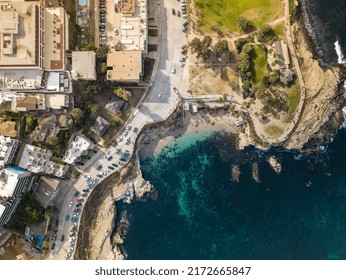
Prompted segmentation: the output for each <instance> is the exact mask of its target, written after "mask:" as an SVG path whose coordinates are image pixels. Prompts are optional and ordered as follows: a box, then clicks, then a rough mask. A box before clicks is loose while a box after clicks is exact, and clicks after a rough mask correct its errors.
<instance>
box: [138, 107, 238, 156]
mask: <svg viewBox="0 0 346 280" xmlns="http://www.w3.org/2000/svg"><path fill="white" fill-rule="evenodd" d="M221 130H223V131H226V132H229V133H234V134H237V135H238V136H240V138H242V135H243V134H242V133H240V132H241V128H239V127H237V126H236V125H235V117H234V116H233V114H232V112H231V111H230V110H227V111H226V110H218V111H215V112H211V113H210V112H205V111H202V110H201V111H199V112H198V113H196V114H191V113H185V116H184V120H183V119H182V118H177V119H176V121H175V125H173V126H172V127H164V128H162V127H160V128H154V129H148V130H147V131H146V132H145V134H143V136H142V137H141V139H140V141H139V147H138V150H139V157H140V159H142V160H143V159H145V158H147V157H152V156H155V155H157V154H158V153H160V151H161V150H162V149H163V148H164V147H165V146H167V145H171V144H173V143H174V142H176V141H178V139H179V138H180V137H190V138H192V137H194V136H193V134H197V133H198V134H201V135H205V136H207V135H209V134H211V133H212V132H215V131H221ZM145 136H146V137H148V138H149V139H150V143H149V144H143V143H142V140H143V139H144V137H145ZM195 138H196V139H197V138H198V139H200V137H195ZM202 138H203V136H202ZM240 140H241V139H240Z"/></svg>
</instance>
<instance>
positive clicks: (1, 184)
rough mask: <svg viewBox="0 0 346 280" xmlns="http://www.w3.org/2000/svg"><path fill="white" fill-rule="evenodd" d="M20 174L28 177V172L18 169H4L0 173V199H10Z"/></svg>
mask: <svg viewBox="0 0 346 280" xmlns="http://www.w3.org/2000/svg"><path fill="white" fill-rule="evenodd" d="M22 174H25V175H29V174H30V173H29V172H26V171H25V170H22V169H20V168H16V169H13V168H5V169H3V170H1V171H0V197H12V196H13V195H14V191H15V189H16V186H17V182H18V180H19V178H20V176H21V175H22Z"/></svg>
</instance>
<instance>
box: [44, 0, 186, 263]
mask: <svg viewBox="0 0 346 280" xmlns="http://www.w3.org/2000/svg"><path fill="white" fill-rule="evenodd" d="M172 8H174V9H175V10H180V2H178V1H161V24H162V26H161V30H162V34H161V36H162V49H161V56H160V61H159V66H158V70H157V73H156V76H155V80H154V82H153V85H152V88H151V90H150V92H149V93H148V95H147V97H146V99H145V101H144V102H143V104H142V105H141V106H140V107H139V108H138V109H136V110H135V112H134V113H133V118H132V120H131V121H130V123H128V124H127V125H130V126H131V129H130V130H129V132H128V135H127V136H124V137H123V138H124V139H123V140H122V141H121V142H119V144H118V145H117V148H120V149H121V152H120V153H118V154H117V153H116V148H115V147H113V146H111V147H110V148H108V149H106V150H101V151H99V152H97V153H96V154H95V155H94V156H93V157H92V158H91V159H90V160H89V162H88V163H86V166H87V168H85V170H84V173H83V176H80V178H79V179H78V180H73V181H72V180H71V181H69V182H67V183H66V184H65V186H63V190H61V193H60V194H59V197H60V201H58V203H57V204H58V208H59V209H60V221H59V228H58V233H57V241H56V248H55V249H54V250H53V251H52V252H51V254H50V256H49V259H64V258H65V255H66V254H67V252H68V250H69V248H70V246H69V235H70V230H71V227H72V222H71V217H72V215H73V210H75V209H76V208H75V205H76V203H77V202H76V200H77V199H79V198H81V197H80V196H78V197H74V194H75V192H76V191H79V192H80V193H81V194H82V193H83V192H82V190H83V189H86V188H88V179H87V178H88V176H90V178H97V175H99V176H101V175H100V173H102V174H105V175H102V178H100V179H99V181H94V182H95V183H94V185H92V186H93V188H94V187H95V186H96V185H97V184H98V183H100V182H101V181H102V180H103V179H104V178H105V177H107V176H109V175H110V174H112V173H113V172H116V171H117V170H119V169H120V168H122V166H121V165H120V164H119V159H120V158H121V157H122V156H123V153H124V151H126V150H127V151H128V153H129V157H128V159H127V162H128V161H129V159H130V158H131V157H132V155H133V151H134V144H135V142H136V138H137V136H138V133H139V131H141V130H142V129H143V127H144V126H145V125H146V124H150V123H154V122H159V121H162V120H164V119H166V118H167V117H168V116H169V115H170V114H171V113H172V112H173V111H174V109H175V108H176V106H177V104H178V102H179V97H178V96H177V95H176V93H175V92H174V90H173V87H176V88H177V89H178V90H179V89H180V85H181V81H182V76H183V71H184V69H183V68H181V67H180V66H179V61H180V58H181V56H182V55H181V46H182V45H184V44H186V43H187V39H186V36H185V34H184V33H183V32H182V25H183V22H184V21H185V20H184V19H183V18H181V17H177V16H173V15H172ZM173 69H174V71H172V70H173ZM135 127H136V128H137V129H138V132H134V131H133V129H134V128H135ZM127 138H129V139H130V143H129V142H127V143H126V139H127ZM127 162H126V163H127ZM126 163H125V165H126ZM112 164H117V165H118V167H116V168H115V169H114V170H111V169H109V168H108V167H109V166H111V165H112ZM99 166H102V168H101V169H100V170H97V167H99ZM89 182H90V181H89ZM86 199H87V197H86V198H85V200H86ZM70 201H72V203H73V207H71V208H70V207H69V204H70ZM84 203H85V202H84ZM66 214H69V215H70V219H69V220H68V221H65V216H66ZM79 217H80V216H79ZM75 226H76V228H77V231H78V228H79V224H78V222H77V223H76V225H75ZM61 235H64V236H65V240H64V241H63V242H61V241H60V238H61ZM76 237H77V235H76ZM75 241H76V240H75ZM73 252H74V251H72V253H71V257H70V258H72V257H73Z"/></svg>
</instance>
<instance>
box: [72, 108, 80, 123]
mask: <svg viewBox="0 0 346 280" xmlns="http://www.w3.org/2000/svg"><path fill="white" fill-rule="evenodd" d="M82 115H83V112H82V110H81V109H79V108H74V109H73V110H72V111H71V113H70V116H71V118H72V119H73V121H75V122H76V121H78V120H79V119H80V118H81V117H82Z"/></svg>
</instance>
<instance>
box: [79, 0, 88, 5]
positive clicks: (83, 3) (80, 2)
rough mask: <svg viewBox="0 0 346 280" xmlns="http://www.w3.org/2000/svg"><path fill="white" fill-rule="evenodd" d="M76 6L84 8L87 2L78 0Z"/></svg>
mask: <svg viewBox="0 0 346 280" xmlns="http://www.w3.org/2000/svg"><path fill="white" fill-rule="evenodd" d="M78 4H79V5H80V6H85V5H86V4H87V0H78Z"/></svg>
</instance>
